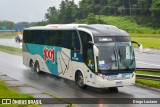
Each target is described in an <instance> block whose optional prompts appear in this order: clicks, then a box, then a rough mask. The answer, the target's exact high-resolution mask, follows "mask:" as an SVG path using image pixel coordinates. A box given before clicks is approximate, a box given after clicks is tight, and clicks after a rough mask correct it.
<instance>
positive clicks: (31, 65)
mask: <svg viewBox="0 0 160 107" xmlns="http://www.w3.org/2000/svg"><path fill="white" fill-rule="evenodd" d="M30 67H31V70H32V71H35V68H34V62H33V61H32V60H31V61H30Z"/></svg>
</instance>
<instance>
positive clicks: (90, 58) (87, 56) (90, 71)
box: [79, 31, 95, 86]
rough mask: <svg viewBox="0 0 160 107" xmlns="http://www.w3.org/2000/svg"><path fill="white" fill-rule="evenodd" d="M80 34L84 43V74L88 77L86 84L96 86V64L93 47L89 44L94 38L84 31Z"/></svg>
mask: <svg viewBox="0 0 160 107" xmlns="http://www.w3.org/2000/svg"><path fill="white" fill-rule="evenodd" d="M79 34H80V38H81V41H82V53H83V62H84V63H85V65H84V71H85V72H84V73H85V77H86V84H90V85H91V86H94V84H95V75H94V72H95V64H94V54H93V46H92V45H89V44H88V42H89V41H92V38H91V35H90V34H88V33H86V32H84V31H79Z"/></svg>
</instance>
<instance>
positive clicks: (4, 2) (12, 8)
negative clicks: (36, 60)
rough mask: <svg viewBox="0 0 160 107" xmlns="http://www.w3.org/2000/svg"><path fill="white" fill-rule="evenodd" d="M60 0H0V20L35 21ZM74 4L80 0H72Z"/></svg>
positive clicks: (57, 5)
mask: <svg viewBox="0 0 160 107" xmlns="http://www.w3.org/2000/svg"><path fill="white" fill-rule="evenodd" d="M61 1H62V0H0V21H1V20H8V21H13V22H22V21H25V22H37V21H42V20H44V14H45V13H46V12H47V9H48V8H49V7H51V6H56V7H57V8H58V7H59V4H60V3H61ZM74 1H75V3H76V4H78V1H80V0H74Z"/></svg>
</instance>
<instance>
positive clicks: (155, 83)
mask: <svg viewBox="0 0 160 107" xmlns="http://www.w3.org/2000/svg"><path fill="white" fill-rule="evenodd" d="M136 73H137V74H145V75H155V76H160V72H156V71H138V70H137V71H136ZM136 83H139V84H143V85H146V86H149V87H154V88H158V89H160V82H159V81H158V80H150V79H143V78H136Z"/></svg>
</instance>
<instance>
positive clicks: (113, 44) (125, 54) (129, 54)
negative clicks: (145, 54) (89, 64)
mask: <svg viewBox="0 0 160 107" xmlns="http://www.w3.org/2000/svg"><path fill="white" fill-rule="evenodd" d="M112 39H113V38H112ZM112 39H104V40H107V41H106V42H102V43H100V42H99V43H96V46H97V47H98V49H99V57H98V68H99V70H102V71H103V70H105V71H106V70H109V71H111V70H125V69H133V68H135V55H134V50H133V47H132V44H131V41H129V39H128V40H119V39H117V40H116V39H114V40H113V41H112ZM121 39H122V37H121ZM108 40H109V41H108Z"/></svg>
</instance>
